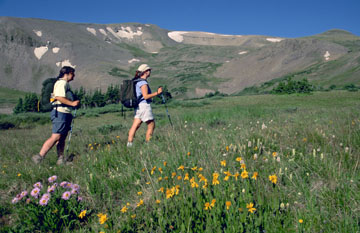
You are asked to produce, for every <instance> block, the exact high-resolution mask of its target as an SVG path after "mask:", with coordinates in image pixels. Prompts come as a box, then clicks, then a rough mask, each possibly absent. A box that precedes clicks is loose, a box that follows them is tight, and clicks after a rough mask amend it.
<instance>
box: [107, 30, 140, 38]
mask: <svg viewBox="0 0 360 233" xmlns="http://www.w3.org/2000/svg"><path fill="white" fill-rule="evenodd" d="M106 29H107V30H108V31H109V32H110V33H111V34H113V35H114V36H115V37H116V38H118V39H121V38H127V39H133V38H134V36H141V35H142V34H143V32H142V31H141V30H138V31H136V32H135V31H132V29H131V27H121V30H118V31H117V32H115V31H114V30H113V29H112V28H111V27H106ZM138 29H139V28H138Z"/></svg>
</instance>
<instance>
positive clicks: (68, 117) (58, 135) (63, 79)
mask: <svg viewBox="0 0 360 233" xmlns="http://www.w3.org/2000/svg"><path fill="white" fill-rule="evenodd" d="M74 77H75V69H74V68H72V67H69V66H64V67H62V68H61V70H60V72H59V76H58V77H57V79H58V80H57V81H56V82H55V84H54V90H53V93H52V96H53V97H54V99H55V101H54V102H53V109H52V111H51V113H50V117H51V122H52V134H51V136H50V138H48V139H47V140H46V141H45V142H44V144H43V146H42V148H41V150H40V153H39V154H36V155H34V156H33V157H32V160H33V162H34V163H36V164H38V163H40V162H41V161H42V160H43V159H44V158H45V156H46V154H47V153H48V152H49V150H50V149H51V148H52V147H53V146H54V145H55V144H56V149H57V154H58V160H57V162H56V164H57V165H61V164H63V163H64V162H65V158H64V148H65V139H66V136H67V134H68V132H69V130H70V128H71V122H72V118H73V116H72V114H71V109H70V107H76V106H78V105H79V104H80V101H79V100H75V101H73V100H70V99H69V97H66V94H67V93H69V92H70V93H71V90H70V85H69V82H71V81H72V80H74Z"/></svg>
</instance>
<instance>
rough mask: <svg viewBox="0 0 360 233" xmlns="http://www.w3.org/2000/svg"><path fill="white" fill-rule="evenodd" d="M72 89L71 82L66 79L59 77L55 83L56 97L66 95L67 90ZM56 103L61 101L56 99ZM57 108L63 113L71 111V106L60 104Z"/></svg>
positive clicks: (54, 92)
mask: <svg viewBox="0 0 360 233" xmlns="http://www.w3.org/2000/svg"><path fill="white" fill-rule="evenodd" d="M69 89H70V85H69V83H68V82H67V81H66V80H64V79H59V80H58V81H56V83H55V85H54V91H53V95H54V97H65V98H66V91H67V90H69ZM55 104H61V102H60V101H55ZM57 110H58V111H59V112H63V113H71V110H70V108H68V107H61V106H58V107H57Z"/></svg>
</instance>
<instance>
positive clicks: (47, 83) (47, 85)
mask: <svg viewBox="0 0 360 233" xmlns="http://www.w3.org/2000/svg"><path fill="white" fill-rule="evenodd" d="M57 80H58V79H57V78H48V79H45V80H44V82H43V83H42V89H41V98H40V109H41V111H42V112H49V111H51V110H52V109H53V108H54V107H56V105H54V104H53V103H52V102H51V101H50V97H51V93H53V92H54V85H55V83H56V81H57ZM66 98H67V99H69V100H71V101H74V100H76V99H77V97H76V96H75V95H74V93H73V92H72V91H71V90H70V89H69V90H67V91H66ZM57 106H62V107H65V106H66V107H71V106H68V105H65V104H58V105H57ZM71 108H72V107H71Z"/></svg>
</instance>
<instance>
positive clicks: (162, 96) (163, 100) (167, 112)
mask: <svg viewBox="0 0 360 233" xmlns="http://www.w3.org/2000/svg"><path fill="white" fill-rule="evenodd" d="M161 98H162V102H163V104H164V105H165V109H166V114H167V116H168V118H169V122H170V125H171V127H174V126H173V124H172V122H171V118H170V114H169V111H168V108H167V106H166V102H165V98H164V95H163V93H161Z"/></svg>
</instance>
